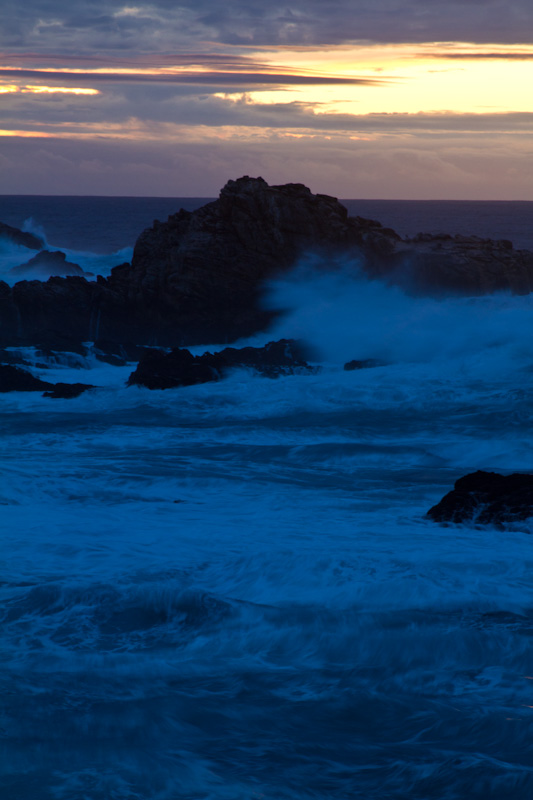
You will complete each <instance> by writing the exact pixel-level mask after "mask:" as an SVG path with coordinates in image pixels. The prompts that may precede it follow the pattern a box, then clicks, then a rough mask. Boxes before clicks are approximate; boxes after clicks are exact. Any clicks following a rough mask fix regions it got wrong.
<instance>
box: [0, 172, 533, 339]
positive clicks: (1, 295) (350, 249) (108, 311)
mask: <svg viewBox="0 0 533 800" xmlns="http://www.w3.org/2000/svg"><path fill="white" fill-rule="evenodd" d="M310 253H312V254H314V255H315V256H317V257H318V261H319V262H320V264H321V268H323V269H324V270H332V269H335V263H337V264H338V261H339V257H340V258H341V260H342V259H344V261H345V262H346V263H351V264H352V265H354V269H355V268H356V267H355V265H357V269H362V270H363V271H364V272H366V274H367V275H368V276H369V277H381V278H383V279H385V280H387V281H389V282H391V283H396V284H399V285H401V286H404V287H405V288H406V289H407V290H409V291H412V292H419V293H426V294H438V293H443V292H444V293H452V294H457V293H463V294H471V295H476V294H484V293H487V292H493V291H496V290H500V289H506V290H509V291H512V292H515V293H520V294H525V293H528V292H530V291H532V290H533V253H530V252H529V251H525V250H521V251H515V250H514V249H513V248H512V245H511V244H510V242H507V241H500V242H495V241H492V240H490V239H479V238H478V237H465V236H455V237H452V236H449V235H448V234H443V235H437V236H431V235H426V234H423V235H419V236H417V237H415V238H414V239H411V240H408V239H405V240H404V239H401V237H400V236H398V234H396V233H395V232H394V231H393V230H391V229H390V228H384V227H382V226H381V224H380V223H379V222H376V221H375V220H367V219H363V218H361V217H357V216H356V217H349V216H348V212H347V211H346V209H345V208H344V206H343V205H342V204H341V203H339V201H338V200H336V199H335V198H334V197H329V196H327V195H322V194H312V193H311V192H310V190H309V189H308V188H307V187H305V186H303V185H302V184H286V185H283V186H269V185H268V184H267V183H266V182H265V181H264V180H263V179H262V178H249V177H247V176H246V177H243V178H240V179H238V180H236V181H229V182H228V183H227V184H226V186H225V187H224V188H223V189H222V191H221V193H220V196H219V198H218V200H216V201H214V202H212V203H208V204H207V205H205V206H203V207H202V208H199V209H197V210H196V211H193V212H188V211H184V210H181V211H179V212H178V213H177V214H174V215H172V216H170V217H169V218H168V220H167V222H157V221H156V222H154V224H153V226H152V227H151V228H148V229H147V230H145V231H144V232H143V233H142V234H141V235H140V236H139V238H138V240H137V243H136V245H135V249H134V253H133V258H132V263H131V265H130V264H121V265H119V266H117V267H115V268H114V269H113V270H112V272H111V275H110V276H109V278H104V277H102V276H98V278H97V280H96V281H87V280H85V278H84V277H83V276H79V275H75V276H67V277H52V278H49V280H47V281H46V282H40V281H35V280H31V281H20V282H18V283H16V284H15V285H14V286H13V287H12V288H10V287H9V286H7V284H5V283H2V282H0V344H3V345H4V346H6V345H9V344H33V343H35V342H46V341H47V338H48V337H49V336H50V335H51V333H52V334H53V336H54V337H56V338H57V337H58V336H59V337H63V338H65V339H70V340H75V341H77V342H84V341H95V340H102V341H106V342H108V343H111V348H113V347H114V346H119V345H123V344H125V345H127V346H128V347H131V346H135V345H150V346H154V345H156V346H163V347H176V346H186V345H192V344H209V343H212V342H231V341H235V340H236V339H238V338H240V337H243V336H247V335H250V334H252V333H255V332H257V331H259V330H263V329H265V327H266V326H267V325H268V323H269V322H270V321H271V320H272V317H273V312H271V311H267V310H265V309H264V308H263V307H262V305H261V302H260V300H261V293H262V289H263V285H264V282H265V281H266V280H268V279H270V278H273V277H274V276H277V275H280V274H282V273H283V272H286V271H287V270H289V269H290V268H291V267H293V266H294V265H295V264H296V263H297V261H298V259H299V258H300V257H301V256H302V255H305V254H310Z"/></svg>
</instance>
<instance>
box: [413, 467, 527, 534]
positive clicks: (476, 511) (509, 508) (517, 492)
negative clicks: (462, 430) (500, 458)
mask: <svg viewBox="0 0 533 800" xmlns="http://www.w3.org/2000/svg"><path fill="white" fill-rule="evenodd" d="M532 515H533V475H527V474H526V475H523V474H520V473H515V474H513V475H499V474H498V473H497V472H483V471H481V470H479V471H478V472H473V473H471V474H470V475H465V477H464V478H460V479H459V480H458V481H456V482H455V488H454V489H453V491H451V492H448V494H447V495H445V497H443V498H442V500H441V501H440V503H437V505H436V506H433V508H430V510H429V511H428V513H427V516H428V517H429V518H430V519H432V520H434V521H435V522H454V523H461V522H467V523H468V522H470V523H475V524H478V525H496V526H497V527H502V526H503V525H505V524H506V523H512V522H521V521H523V520H525V519H527V518H528V517H531V516H532Z"/></svg>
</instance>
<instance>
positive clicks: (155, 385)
mask: <svg viewBox="0 0 533 800" xmlns="http://www.w3.org/2000/svg"><path fill="white" fill-rule="evenodd" d="M304 355H305V352H304V349H303V347H302V345H301V344H300V343H298V342H296V341H294V340H291V339H281V340H280V341H279V342H269V343H268V344H266V345H265V346H264V347H243V348H240V349H236V348H233V347H227V348H226V349H225V350H221V351H220V352H218V353H204V354H203V355H201V356H193V355H192V353H191V352H190V351H189V350H184V349H181V348H177V347H176V348H174V349H173V350H172V351H171V352H170V353H166V352H164V351H161V350H146V351H145V353H144V355H143V357H142V358H141V361H140V362H139V364H138V366H137V369H136V370H135V372H132V374H131V375H130V377H129V379H128V386H146V387H147V388H148V389H175V388H177V387H179V386H192V385H194V384H197V383H208V382H210V381H218V380H220V379H221V378H223V377H224V376H225V375H227V374H228V372H230V371H231V370H232V369H236V368H238V367H246V368H249V369H253V370H254V371H255V372H257V373H259V374H260V375H264V376H266V377H269V378H277V377H279V376H280V375H291V374H293V373H294V372H296V371H298V372H314V371H315V368H314V367H311V366H310V365H309V364H308V363H307V362H306V361H305V358H304Z"/></svg>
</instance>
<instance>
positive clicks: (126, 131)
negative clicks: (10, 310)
mask: <svg viewBox="0 0 533 800" xmlns="http://www.w3.org/2000/svg"><path fill="white" fill-rule="evenodd" d="M0 9H1V11H2V21H1V25H0V194H45V195H46V194H59V195H64V194H67V195H69V194H77V195H119V196H120V195H125V196H127V195H133V196H171V197H214V196H216V195H217V194H218V192H219V190H220V188H221V187H222V186H223V185H224V184H225V183H226V181H227V180H229V179H230V178H233V179H235V178H238V177H240V176H241V175H251V176H255V177H257V176H259V175H260V176H262V177H263V178H264V179H265V180H267V181H268V182H269V183H274V184H276V183H287V182H299V183H305V184H306V185H307V186H309V187H310V188H311V189H312V191H314V192H322V193H326V194H331V195H334V196H337V197H341V198H384V199H386V198H393V199H394V198H399V199H472V200H477V199H479V200H533V135H532V134H533V2H532V0H506V1H505V2H504V1H503V0H292V2H291V0H287V2H281V3H280V2H277V0H271V1H270V2H264V0H263V2H260V1H259V0H247V2H244V0H186V1H184V0H182V1H181V2H180V1H179V0H178V2H174V0H153V2H148V3H146V4H144V3H142V2H139V3H138V4H136V3H135V2H134V0H132V2H131V4H128V3H122V2H118V1H117V0H69V2H65V0H26V1H25V2H24V3H21V2H20V0H0Z"/></svg>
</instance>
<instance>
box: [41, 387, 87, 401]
mask: <svg viewBox="0 0 533 800" xmlns="http://www.w3.org/2000/svg"><path fill="white" fill-rule="evenodd" d="M87 389H94V386H92V385H91V384H90V383H56V384H55V386H54V387H53V388H52V389H51V390H50V391H48V392H44V394H43V397H53V398H54V399H56V400H57V399H59V398H60V399H62V400H70V399H71V398H73V397H79V396H80V394H83V392H86V391H87Z"/></svg>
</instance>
